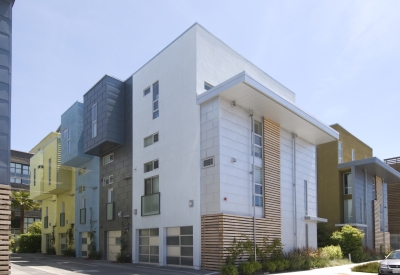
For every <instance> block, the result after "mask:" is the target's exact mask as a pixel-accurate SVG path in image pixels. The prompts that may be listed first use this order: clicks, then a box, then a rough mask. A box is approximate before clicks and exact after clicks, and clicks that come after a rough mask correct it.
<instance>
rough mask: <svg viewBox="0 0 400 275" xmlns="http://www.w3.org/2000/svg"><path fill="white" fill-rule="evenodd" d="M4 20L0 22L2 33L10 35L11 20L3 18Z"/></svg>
mask: <svg viewBox="0 0 400 275" xmlns="http://www.w3.org/2000/svg"><path fill="white" fill-rule="evenodd" d="M2 19H3V20H1V21H0V32H3V33H5V34H10V19H8V18H2Z"/></svg>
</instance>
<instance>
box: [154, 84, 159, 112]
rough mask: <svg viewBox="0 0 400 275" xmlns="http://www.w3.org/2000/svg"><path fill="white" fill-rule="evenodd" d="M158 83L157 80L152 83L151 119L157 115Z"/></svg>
mask: <svg viewBox="0 0 400 275" xmlns="http://www.w3.org/2000/svg"><path fill="white" fill-rule="evenodd" d="M158 98H159V85H158V81H157V82H156V83H154V84H153V119H155V118H157V117H159V115H160V113H159V106H158V104H159V100H158Z"/></svg>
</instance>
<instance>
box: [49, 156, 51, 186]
mask: <svg viewBox="0 0 400 275" xmlns="http://www.w3.org/2000/svg"><path fill="white" fill-rule="evenodd" d="M48 165H49V169H48V184H49V185H51V158H49V160H48Z"/></svg>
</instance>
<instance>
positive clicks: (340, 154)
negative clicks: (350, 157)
mask: <svg viewBox="0 0 400 275" xmlns="http://www.w3.org/2000/svg"><path fill="white" fill-rule="evenodd" d="M338 161H339V163H343V143H342V142H341V141H339V142H338Z"/></svg>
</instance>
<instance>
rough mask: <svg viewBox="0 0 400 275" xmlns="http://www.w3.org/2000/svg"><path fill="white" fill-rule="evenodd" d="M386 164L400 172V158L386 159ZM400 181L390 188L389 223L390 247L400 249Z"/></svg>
mask: <svg viewBox="0 0 400 275" xmlns="http://www.w3.org/2000/svg"><path fill="white" fill-rule="evenodd" d="M385 163H386V164H388V165H389V166H391V167H392V168H393V169H395V170H396V171H398V172H400V157H395V158H389V159H385ZM399 196H400V181H399V182H397V183H394V184H390V185H389V186H388V223H389V231H390V247H391V248H393V249H400V200H399Z"/></svg>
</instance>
